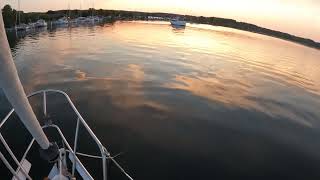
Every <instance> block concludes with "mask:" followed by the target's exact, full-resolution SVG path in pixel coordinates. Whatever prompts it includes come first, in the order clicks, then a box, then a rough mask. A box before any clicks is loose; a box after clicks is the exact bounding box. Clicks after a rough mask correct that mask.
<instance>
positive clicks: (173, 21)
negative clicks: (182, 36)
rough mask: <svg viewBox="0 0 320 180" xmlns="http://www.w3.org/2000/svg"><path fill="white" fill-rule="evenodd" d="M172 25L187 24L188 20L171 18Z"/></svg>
mask: <svg viewBox="0 0 320 180" xmlns="http://www.w3.org/2000/svg"><path fill="white" fill-rule="evenodd" d="M170 23H171V25H172V26H186V24H187V23H186V21H180V20H171V21H170Z"/></svg>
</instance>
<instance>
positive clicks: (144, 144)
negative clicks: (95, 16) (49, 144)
mask: <svg viewBox="0 0 320 180" xmlns="http://www.w3.org/2000/svg"><path fill="white" fill-rule="evenodd" d="M10 44H11V47H12V52H13V56H14V60H15V63H16V66H17V69H18V71H19V75H20V78H21V81H22V83H23V85H24V88H25V90H26V92H27V93H31V92H33V91H36V90H40V89H48V88H52V89H60V90H63V91H65V92H67V93H68V94H69V95H70V96H71V99H72V100H73V101H74V103H75V105H76V106H77V108H78V109H79V111H80V112H81V113H82V115H83V117H84V118H85V119H86V121H87V122H88V124H89V125H90V126H91V128H92V129H93V131H94V132H95V133H96V135H97V136H98V137H99V138H100V139H101V141H102V143H103V144H104V145H105V146H106V147H107V148H108V149H109V150H110V151H111V153H113V154H117V153H119V152H123V154H122V155H121V156H119V157H118V158H117V159H118V160H119V162H120V163H121V164H122V165H123V166H124V167H125V169H126V170H127V171H128V172H129V174H131V175H132V176H133V177H134V178H135V179H139V180H142V179H144V180H150V179H159V180H164V179H175V180H176V179H179V180H180V179H181V180H187V179H190V180H191V179H268V180H270V179H299V180H301V179H308V180H312V179H319V178H320V110H319V109H320V51H319V50H315V49H312V48H308V47H304V46H301V45H298V44H294V43H291V42H287V41H283V40H279V39H275V38H272V37H267V36H263V35H258V34H253V33H248V32H243V31H238V30H232V29H228V28H222V27H212V26H206V25H190V26H188V27H187V28H185V29H175V28H173V27H171V26H169V25H168V24H166V23H158V22H155V23H150V22H117V23H114V24H105V25H100V26H93V27H74V28H57V29H51V30H45V31H41V32H36V33H30V34H28V35H26V36H22V37H19V38H17V37H15V36H14V35H12V34H11V35H10ZM1 96H2V97H1V99H0V101H1V102H2V103H1V106H0V107H1V108H0V109H1V113H0V114H1V117H4V116H5V114H6V113H7V112H8V111H9V109H10V106H9V105H8V103H7V102H6V101H5V98H4V97H3V95H1ZM49 101H50V103H51V104H52V105H51V106H49V107H48V109H49V110H48V111H50V112H49V114H50V116H51V117H52V119H54V121H57V122H60V123H66V124H68V125H69V126H70V127H74V124H72V123H71V121H72V122H74V120H75V117H73V116H72V115H71V114H72V113H71V111H70V108H68V106H67V105H66V102H65V101H64V99H63V98H62V97H60V98H58V97H51V99H50V97H49ZM32 102H33V106H34V107H35V111H36V112H37V114H38V116H41V115H39V114H40V113H38V111H40V110H37V109H41V108H40V105H41V101H37V100H34V101H32ZM61 112H62V113H61ZM69 121H70V123H69ZM12 122H13V121H12ZM15 123H17V122H15ZM7 126H8V127H7V130H8V131H9V134H10V126H11V129H12V127H13V126H14V125H13V123H12V125H10V123H9V124H8V125H7ZM64 130H65V132H66V133H70V131H71V130H70V129H64ZM17 132H18V130H17V131H15V132H14V133H16V134H17ZM11 133H12V131H11ZM4 134H5V133H4ZM22 134H25V133H22ZM82 137H83V139H84V140H86V139H88V138H87V135H86V134H85V133H83V134H82ZM19 139H20V138H15V139H14V140H13V141H18V140H19ZM17 144H19V143H16V145H17ZM20 145H21V144H20ZM79 148H80V151H81V152H90V151H92V149H95V148H96V147H95V146H93V145H92V146H91V145H90V144H88V143H87V142H86V141H85V142H83V144H82V145H80V147H79ZM95 150H96V149H95ZM1 165H2V164H1ZM2 167H3V165H2V166H1V168H2ZM35 167H41V165H39V164H38V165H37V164H36V165H35ZM90 167H91V168H90V169H91V170H93V171H91V172H94V173H93V174H95V173H98V171H99V170H98V169H99V168H100V161H99V162H95V163H94V162H91V164H90ZM111 169H112V173H111V175H110V176H111V177H113V179H125V178H124V177H123V176H121V175H120V173H119V172H118V170H117V169H116V168H111ZM38 173H39V172H38ZM41 173H43V175H45V174H46V172H45V170H44V171H41ZM35 174H36V173H35ZM41 178H42V177H39V179H41ZM97 178H99V176H97Z"/></svg>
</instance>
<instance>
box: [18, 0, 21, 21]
mask: <svg viewBox="0 0 320 180" xmlns="http://www.w3.org/2000/svg"><path fill="white" fill-rule="evenodd" d="M20 23H21V7H20V0H18V24H20Z"/></svg>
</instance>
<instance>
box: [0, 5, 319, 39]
mask: <svg viewBox="0 0 320 180" xmlns="http://www.w3.org/2000/svg"><path fill="white" fill-rule="evenodd" d="M69 3H70V6H71V9H79V8H80V7H82V9H87V8H89V7H93V4H94V7H95V8H96V9H99V8H102V9H121V10H137V11H147V12H170V13H181V14H191V15H198V16H200V15H203V16H216V17H225V18H232V19H235V20H237V21H244V22H249V23H253V24H257V25H260V26H264V27H267V28H271V29H275V30H280V31H283V32H288V33H291V34H294V35H298V36H302V37H307V38H311V39H314V40H316V41H318V42H320V0H223V1H222V0H95V1H94V2H93V0H55V1H52V0H41V1H39V0H21V9H22V10H24V11H27V12H30V11H47V10H49V9H52V10H57V9H67V8H68V4H69ZM4 4H11V5H13V6H15V7H16V6H17V0H1V6H3V5H4Z"/></svg>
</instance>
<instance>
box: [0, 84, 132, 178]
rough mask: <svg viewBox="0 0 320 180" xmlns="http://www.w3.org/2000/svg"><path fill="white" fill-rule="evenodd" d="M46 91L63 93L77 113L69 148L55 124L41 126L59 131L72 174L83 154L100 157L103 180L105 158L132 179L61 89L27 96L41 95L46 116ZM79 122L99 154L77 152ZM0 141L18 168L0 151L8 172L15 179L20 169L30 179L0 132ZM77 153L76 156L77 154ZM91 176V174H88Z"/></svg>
mask: <svg viewBox="0 0 320 180" xmlns="http://www.w3.org/2000/svg"><path fill="white" fill-rule="evenodd" d="M48 93H57V94H61V95H63V96H64V97H65V98H66V99H67V101H68V103H69V105H70V106H71V108H72V110H73V111H74V113H75V114H76V115H77V125H76V129H75V137H74V146H73V148H71V146H70V144H69V142H68V141H67V139H66V138H65V136H64V135H63V133H62V131H61V130H60V128H59V127H58V126H57V125H55V124H46V125H44V126H42V128H43V129H46V128H54V129H56V131H57V132H58V133H59V135H60V137H61V139H62V141H63V143H64V144H65V145H66V148H67V152H68V153H70V154H71V155H72V157H73V161H72V171H71V173H72V176H74V175H75V170H76V165H77V163H79V164H81V165H82V163H81V161H80V160H79V158H78V156H85V157H89V158H95V159H101V161H102V169H103V172H102V176H103V179H104V180H107V160H111V161H112V162H113V163H114V164H115V165H116V166H117V167H118V168H119V170H120V171H121V172H122V173H123V174H124V175H125V176H126V177H127V178H128V179H130V180H133V178H132V177H131V176H130V175H129V174H128V173H127V172H126V171H125V170H124V169H123V168H122V167H121V166H120V165H119V163H118V162H117V161H116V160H115V159H114V157H112V156H111V154H110V153H109V151H108V150H107V149H106V148H105V147H104V146H103V145H102V143H101V142H100V140H99V139H98V138H97V137H96V135H95V134H94V133H93V131H92V130H91V129H90V127H89V126H88V124H87V123H86V121H85V120H84V119H83V117H82V116H81V114H80V113H79V111H78V110H77V108H76V107H75V105H74V104H73V102H72V101H71V99H70V97H69V96H68V95H67V94H66V93H65V92H63V91H60V90H53V89H48V90H40V91H36V92H34V93H32V94H30V95H29V96H28V98H30V97H33V96H36V95H42V100H43V102H42V105H43V113H44V115H45V116H46V115H47V94H48ZM13 112H14V109H12V110H11V111H10V112H9V113H8V114H7V115H6V116H5V118H4V119H3V120H2V121H1V122H0V131H1V127H2V126H3V125H4V124H5V123H6V122H7V120H8V119H9V118H10V116H11V115H12V113H13ZM80 124H81V125H82V126H83V127H84V128H85V130H86V131H87V132H88V133H89V134H90V136H91V138H92V140H93V141H94V142H95V144H96V145H97V146H98V148H99V150H100V156H95V155H90V154H84V153H80V152H77V146H78V137H79V136H78V133H79V126H80ZM0 141H1V142H2V144H3V145H4V147H5V148H6V150H7V152H8V153H9V155H10V157H11V158H12V159H13V160H14V162H15V163H16V165H17V166H18V169H17V170H16V171H14V169H13V168H12V166H11V165H10V163H9V162H8V160H7V159H6V158H5V157H4V156H3V154H2V153H1V152H0V159H1V160H2V161H3V162H4V164H5V165H6V167H7V168H8V169H9V170H10V172H11V173H12V174H13V176H14V177H16V178H17V179H19V177H18V175H17V172H18V171H19V170H21V172H22V173H23V174H24V175H25V176H26V177H27V178H28V179H32V178H31V177H30V176H29V175H28V173H27V172H26V171H25V170H24V169H23V167H22V161H21V162H19V161H18V159H17V158H16V156H15V155H14V154H13V152H12V150H11V148H10V147H9V145H8V144H7V142H6V140H5V139H4V138H3V136H2V134H1V132H0ZM34 142H35V139H32V140H31V142H30V143H29V145H28V147H27V149H26V151H25V153H24V155H23V157H22V160H24V159H25V158H26V157H27V154H28V153H29V151H30V149H31V147H32V145H33V144H34ZM77 155H78V156H77ZM84 170H85V171H86V172H85V173H87V174H89V175H90V173H89V172H87V170H86V168H85V167H84ZM90 176H91V175H90Z"/></svg>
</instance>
